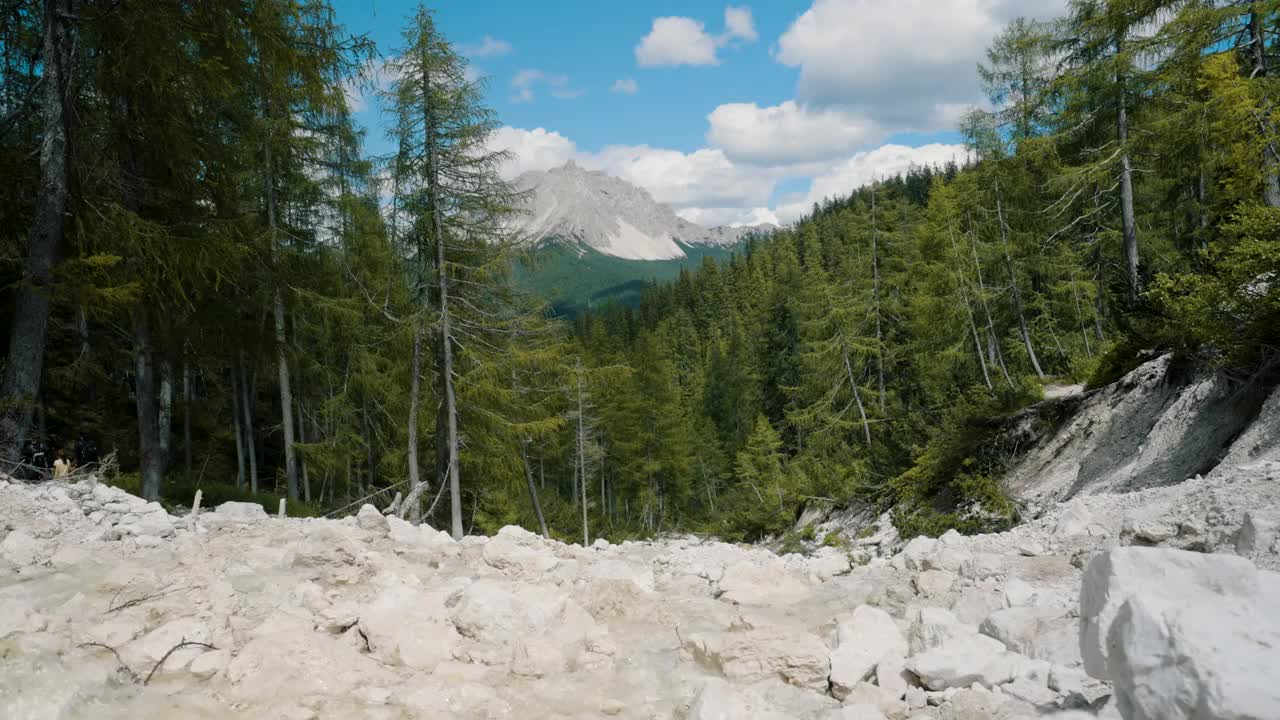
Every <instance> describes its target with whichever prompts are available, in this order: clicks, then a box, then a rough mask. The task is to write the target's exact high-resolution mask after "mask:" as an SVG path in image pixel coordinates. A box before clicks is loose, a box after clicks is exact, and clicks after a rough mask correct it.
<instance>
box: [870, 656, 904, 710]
mask: <svg viewBox="0 0 1280 720" xmlns="http://www.w3.org/2000/svg"><path fill="white" fill-rule="evenodd" d="M906 663H907V661H906V658H904V657H902V656H900V655H888V656H886V657H883V658H880V662H878V663H876V685H879V686H880V688H881V689H882V690H884V691H886V692H887V693H888V694H889V695H891V696H892V697H893V698H894V699H895V700H898V699H901V698H902V697H904V696H905V695H906V694H907V690H908V688H909V687H910V683H909V682H908V674H907V665H906Z"/></svg>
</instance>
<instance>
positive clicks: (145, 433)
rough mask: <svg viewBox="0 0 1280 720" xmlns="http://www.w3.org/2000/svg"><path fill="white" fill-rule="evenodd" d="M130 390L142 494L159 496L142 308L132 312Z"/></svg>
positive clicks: (152, 385) (159, 463)
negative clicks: (134, 399) (135, 413)
mask: <svg viewBox="0 0 1280 720" xmlns="http://www.w3.org/2000/svg"><path fill="white" fill-rule="evenodd" d="M133 361H134V383H135V385H134V394H135V395H136V397H137V408H138V464H139V470H140V473H141V475H142V497H143V498H144V499H146V500H158V499H159V498H160V484H161V482H162V480H163V478H164V469H163V458H162V457H161V452H162V451H161V447H160V437H159V435H160V427H159V422H158V418H157V417H156V416H157V412H156V378H155V364H154V359H153V358H152V348H151V327H150V324H149V323H148V319H147V311H146V309H145V308H138V309H136V310H134V313H133Z"/></svg>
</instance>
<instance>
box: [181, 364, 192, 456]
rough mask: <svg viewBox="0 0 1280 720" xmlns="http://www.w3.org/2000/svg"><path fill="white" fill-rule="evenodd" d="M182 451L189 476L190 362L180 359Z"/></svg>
mask: <svg viewBox="0 0 1280 720" xmlns="http://www.w3.org/2000/svg"><path fill="white" fill-rule="evenodd" d="M182 453H183V455H184V456H185V457H184V458H183V460H184V461H185V462H184V465H185V466H186V471H187V477H190V476H191V362H190V361H188V360H185V359H184V360H183V361H182Z"/></svg>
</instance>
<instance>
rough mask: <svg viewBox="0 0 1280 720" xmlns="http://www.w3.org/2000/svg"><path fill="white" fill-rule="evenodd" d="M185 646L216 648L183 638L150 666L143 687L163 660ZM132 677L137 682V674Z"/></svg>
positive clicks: (153, 675)
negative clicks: (153, 665) (154, 664)
mask: <svg viewBox="0 0 1280 720" xmlns="http://www.w3.org/2000/svg"><path fill="white" fill-rule="evenodd" d="M185 647H202V648H204V649H205V650H217V649H218V648H216V647H214V646H212V645H210V644H209V643H202V642H196V641H194V640H188V639H186V638H183V639H182V640H181V641H180V642H179V643H178V644H177V645H174V646H173V647H171V648H169V652H167V653H165V654H164V657H162V658H160V662H158V663H156V666H155V667H153V668H151V672H149V673H147V679H146V680H143V681H142V684H143V686H144V687H145V686H146V685H149V684H150V683H151V678H153V677H155V674H156V673H157V672H158V671H159V670H160V666H161V665H164V661H165V660H168V659H169V656H170V655H172V654H174V653H175V652H177V651H179V650H181V649H182V648H185ZM113 652H114V651H113ZM117 657H118V656H117ZM133 677H134V681H135V682H137V679H138V676H137V675H134V676H133Z"/></svg>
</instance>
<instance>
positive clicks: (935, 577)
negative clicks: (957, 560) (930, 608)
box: [911, 570, 956, 598]
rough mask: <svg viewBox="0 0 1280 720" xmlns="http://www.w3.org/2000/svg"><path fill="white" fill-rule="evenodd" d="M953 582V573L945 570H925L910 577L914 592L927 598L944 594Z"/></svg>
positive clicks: (954, 578) (948, 590) (949, 589)
mask: <svg viewBox="0 0 1280 720" xmlns="http://www.w3.org/2000/svg"><path fill="white" fill-rule="evenodd" d="M955 583H956V576H955V573H951V572H947V571H946V570H926V571H924V572H922V573H919V574H917V575H915V576H914V577H912V578H911V584H912V586H914V587H915V589H916V592H917V593H920V595H922V596H924V597H927V598H934V597H939V596H941V595H946V594H947V593H948V592H950V591H951V587H952V586H953V585H955Z"/></svg>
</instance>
